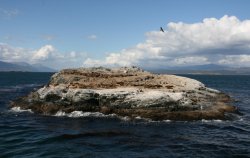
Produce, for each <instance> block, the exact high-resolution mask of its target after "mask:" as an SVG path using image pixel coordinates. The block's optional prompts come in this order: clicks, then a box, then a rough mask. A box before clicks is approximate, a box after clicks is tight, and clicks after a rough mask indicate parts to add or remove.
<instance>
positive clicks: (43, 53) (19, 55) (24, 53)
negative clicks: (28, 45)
mask: <svg viewBox="0 0 250 158" xmlns="http://www.w3.org/2000/svg"><path fill="white" fill-rule="evenodd" d="M85 58H86V53H84V52H74V51H72V52H68V53H62V52H59V51H57V50H56V48H55V47H54V46H52V45H45V46H42V47H41V48H39V49H37V50H29V49H25V48H20V47H13V46H10V45H8V44H4V43H0V61H6V62H27V63H31V64H36V63H40V64H43V65H45V66H49V67H51V68H54V69H61V68H69V67H79V66H80V65H81V63H82V61H83V60H84V59H85Z"/></svg>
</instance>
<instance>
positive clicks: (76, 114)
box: [54, 111, 117, 118]
mask: <svg viewBox="0 0 250 158" xmlns="http://www.w3.org/2000/svg"><path fill="white" fill-rule="evenodd" d="M54 116H59V117H60V116H64V117H65V116H66V117H74V118H77V117H111V118H112V117H117V115H116V114H109V115H105V114H103V113H100V112H83V111H72V112H71V113H65V112H63V111H58V112H57V113H56V114H55V115H54Z"/></svg>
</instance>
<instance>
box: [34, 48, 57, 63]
mask: <svg viewBox="0 0 250 158" xmlns="http://www.w3.org/2000/svg"><path fill="white" fill-rule="evenodd" d="M55 51H56V50H55V48H54V47H53V46H52V45H45V46H43V47H42V48H40V49H39V50H38V51H36V52H35V53H34V54H33V56H32V58H31V59H32V60H35V61H36V60H47V59H50V58H53V57H55V56H56V54H55Z"/></svg>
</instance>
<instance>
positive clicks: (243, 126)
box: [0, 72, 250, 158]
mask: <svg viewBox="0 0 250 158" xmlns="http://www.w3.org/2000/svg"><path fill="white" fill-rule="evenodd" d="M51 75H52V74H51V73H16V72H9V73H0V157H1V158H4V157H17V158H33V157H53V158H54V157H58V158H61V157H90V158H93V157H104V158H111V157H140V158H144V157H152V158H156V157H209V158H214V157H250V76H206V75H185V76H188V77H191V78H194V79H197V80H200V81H202V82H203V83H205V84H206V85H207V86H208V87H211V88H216V89H219V90H221V91H224V92H226V93H228V94H230V95H231V96H232V97H233V98H234V99H235V100H236V102H235V105H236V106H238V108H239V109H240V112H241V113H242V115H232V116H230V118H231V120H228V121H220V120H213V121H206V120H203V121H193V122H173V121H170V122H149V121H142V120H138V121H126V120H122V119H119V118H116V117H110V118H109V117H79V118H71V117H56V116H41V115H35V114H32V113H30V112H13V111H11V110H9V109H8V103H9V101H10V100H12V99H14V98H16V97H18V96H23V95H25V94H27V93H29V92H30V91H32V90H35V89H36V88H39V87H41V86H42V85H43V84H46V83H47V82H48V80H49V77H50V76H51Z"/></svg>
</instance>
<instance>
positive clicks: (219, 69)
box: [147, 64, 250, 75]
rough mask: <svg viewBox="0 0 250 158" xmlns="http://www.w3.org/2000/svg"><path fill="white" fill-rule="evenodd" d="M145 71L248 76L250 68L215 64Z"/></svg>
mask: <svg viewBox="0 0 250 158" xmlns="http://www.w3.org/2000/svg"><path fill="white" fill-rule="evenodd" d="M147 70H148V71H151V72H154V73H169V74H209V75H250V67H242V68H232V67H228V66H222V65H216V64H207V65H194V66H185V67H167V68H161V69H147Z"/></svg>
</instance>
